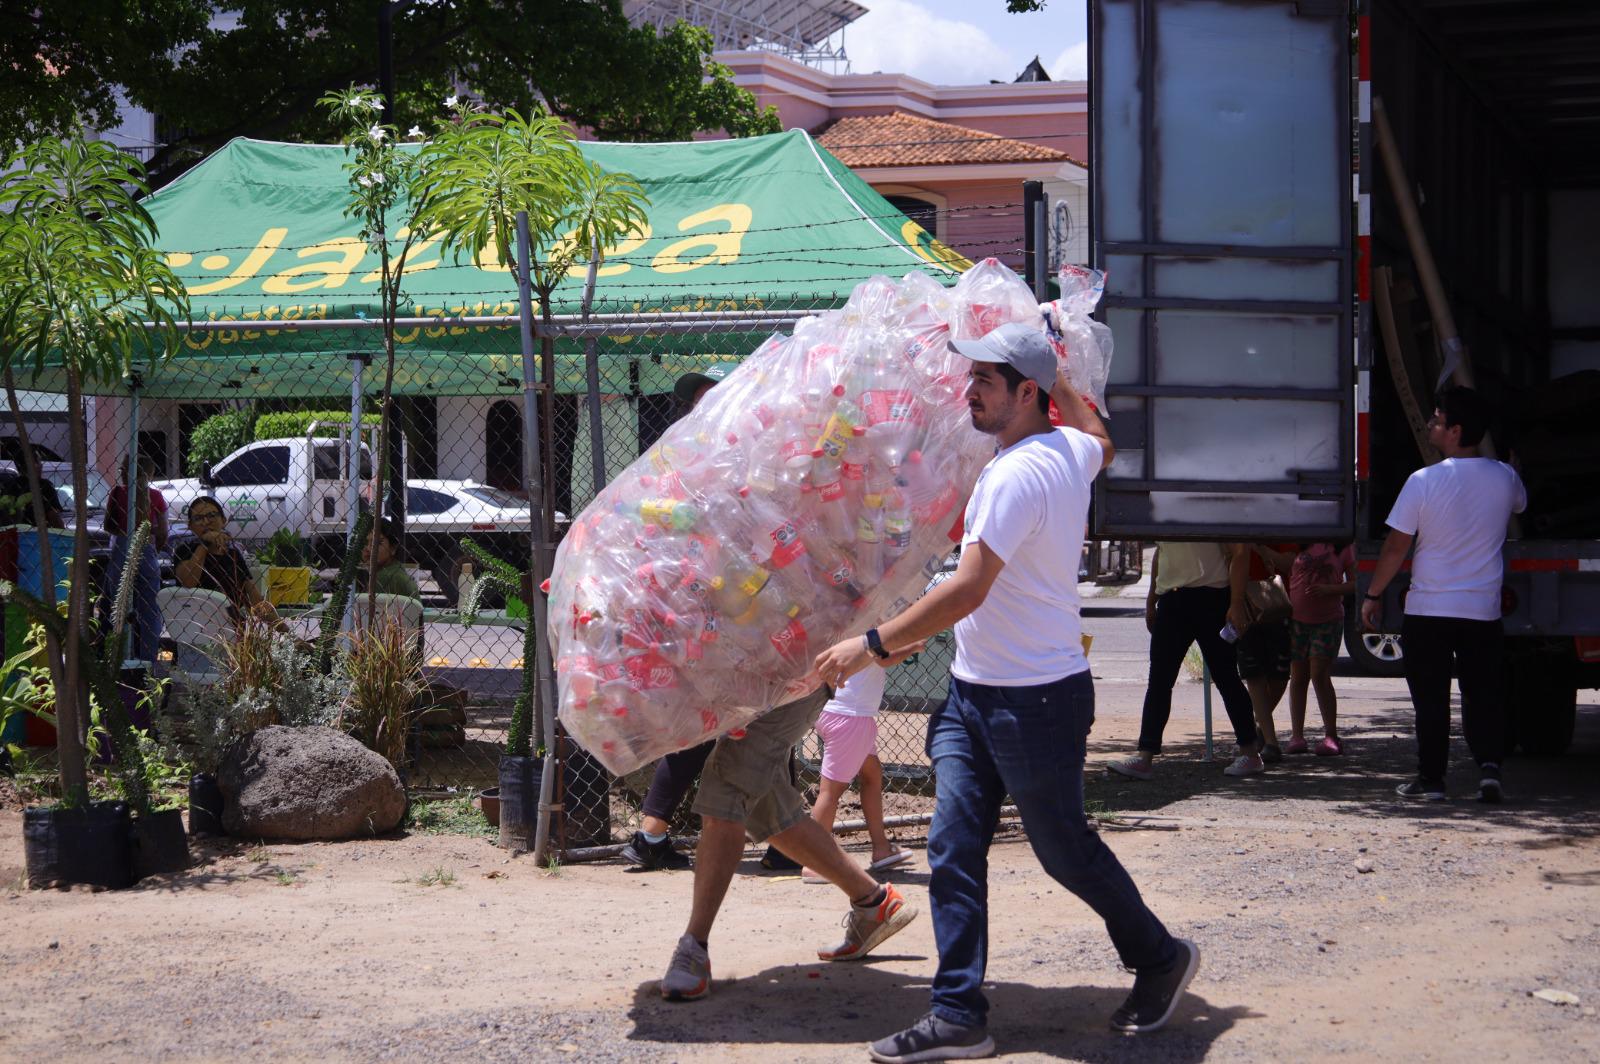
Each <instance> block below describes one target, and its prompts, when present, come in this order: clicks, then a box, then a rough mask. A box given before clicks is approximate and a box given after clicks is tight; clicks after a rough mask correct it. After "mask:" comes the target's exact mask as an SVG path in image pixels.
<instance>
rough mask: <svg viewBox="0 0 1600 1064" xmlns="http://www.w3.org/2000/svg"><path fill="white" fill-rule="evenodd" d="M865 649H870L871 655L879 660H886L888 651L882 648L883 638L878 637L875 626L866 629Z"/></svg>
mask: <svg viewBox="0 0 1600 1064" xmlns="http://www.w3.org/2000/svg"><path fill="white" fill-rule="evenodd" d="M867 649H868V650H870V651H872V656H873V657H875V658H877V659H878V660H880V661H883V660H887V659H888V657H889V652H888V651H887V650H885V649H884V648H883V640H882V639H880V638H879V637H878V630H877V629H876V628H868V629H867Z"/></svg>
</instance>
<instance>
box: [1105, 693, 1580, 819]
mask: <svg viewBox="0 0 1600 1064" xmlns="http://www.w3.org/2000/svg"><path fill="white" fill-rule="evenodd" d="M1382 702H1383V703H1384V705H1383V706H1382V708H1381V709H1380V711H1379V712H1378V713H1377V714H1374V715H1369V716H1365V717H1362V718H1359V719H1358V720H1357V721H1356V722H1355V723H1354V725H1353V726H1352V727H1351V728H1350V729H1349V730H1346V731H1345V732H1344V736H1345V738H1346V740H1347V749H1348V751H1349V752H1348V754H1347V755H1346V756H1344V757H1315V756H1311V755H1296V756H1292V757H1288V758H1286V759H1285V760H1284V761H1283V762H1282V763H1280V764H1276V765H1270V766H1268V768H1267V771H1266V772H1264V773H1261V774H1260V775H1256V776H1250V777H1246V778H1244V779H1231V778H1229V777H1227V776H1224V775H1223V774H1222V770H1223V768H1224V767H1225V766H1226V764H1227V761H1228V760H1231V759H1232V756H1233V750H1234V741H1233V734H1232V732H1231V730H1228V729H1227V719H1226V716H1225V715H1221V714H1220V707H1219V719H1218V723H1219V725H1220V727H1221V729H1222V730H1220V731H1219V732H1218V734H1217V736H1216V739H1215V742H1214V747H1215V756H1216V757H1217V758H1219V760H1216V761H1210V762H1208V761H1206V760H1204V753H1205V750H1204V745H1203V744H1202V743H1184V744H1169V745H1168V746H1167V748H1166V750H1165V751H1163V753H1162V756H1161V757H1159V758H1157V759H1156V763H1155V768H1156V778H1155V779H1154V780H1151V781H1148V782H1140V781H1135V780H1130V779H1127V778H1125V777H1122V776H1118V775H1115V774H1113V773H1111V772H1110V771H1108V770H1106V769H1105V768H1104V764H1105V762H1106V761H1107V760H1111V759H1115V758H1120V757H1126V756H1128V755H1129V754H1130V753H1131V752H1132V751H1131V750H1129V749H1128V747H1127V745H1126V744H1123V743H1115V744H1113V743H1096V742H1094V740H1093V736H1092V735H1091V737H1090V746H1089V756H1090V760H1091V762H1096V761H1098V762H1099V764H1093V763H1091V765H1090V767H1089V768H1088V769H1087V772H1086V778H1085V788H1084V790H1085V800H1086V801H1087V802H1088V803H1089V805H1090V808H1091V809H1094V808H1101V809H1104V810H1107V811H1109V812H1155V811H1158V810H1161V809H1164V808H1166V807H1168V806H1171V805H1174V804H1175V803H1178V802H1182V801H1184V800H1185V799H1188V798H1193V797H1198V796H1203V795H1207V794H1212V793H1215V794H1218V795H1226V796H1227V797H1228V798H1230V799H1234V800H1236V801H1239V802H1242V803H1249V802H1274V801H1280V800H1283V799H1293V800H1298V801H1310V802H1327V803H1330V804H1332V805H1340V806H1351V805H1359V806H1361V807H1362V808H1363V811H1364V812H1365V813H1366V814H1367V815H1369V816H1372V817H1377V818H1395V819H1404V820H1408V821H1414V822H1417V823H1419V824H1429V823H1431V824H1434V825H1444V824H1451V823H1463V824H1465V823H1477V822H1479V821H1481V820H1483V819H1485V818H1493V819H1494V820H1495V821H1496V822H1498V823H1502V824H1510V825H1512V826H1515V827H1518V828H1522V829H1525V830H1528V831H1530V832H1534V833H1535V834H1538V835H1548V836H1551V837H1553V838H1561V837H1596V836H1600V707H1596V706H1585V707H1582V708H1580V710H1579V714H1578V733H1577V737H1576V738H1575V739H1574V742H1573V745H1572V749H1571V750H1569V751H1568V752H1567V753H1565V754H1562V755H1560V756H1556V757H1529V756H1524V755H1520V754H1519V755H1516V756H1513V757H1511V758H1509V759H1508V760H1507V762H1506V765H1505V768H1504V776H1505V785H1506V803H1505V804H1504V805H1501V806H1485V805H1480V804H1479V803H1478V802H1477V801H1476V800H1475V799H1476V796H1477V791H1478V777H1477V771H1476V767H1475V766H1474V764H1473V763H1472V759H1471V756H1470V754H1469V752H1468V750H1467V747H1466V743H1465V742H1464V741H1463V740H1462V738H1461V736H1460V721H1459V717H1458V718H1457V719H1456V720H1455V721H1454V722H1453V725H1452V728H1453V733H1454V734H1453V735H1452V738H1451V744H1450V765H1451V771H1450V776H1449V779H1448V781H1447V786H1448V790H1449V793H1450V798H1449V800H1448V801H1444V802H1419V801H1415V800H1408V799H1404V798H1400V797H1398V796H1397V795H1396V794H1395V793H1394V789H1395V787H1396V786H1397V785H1398V784H1399V783H1401V782H1403V781H1405V780H1407V779H1409V778H1411V777H1412V776H1413V775H1415V772H1416V741H1415V739H1414V737H1413V736H1414V731H1413V723H1412V712H1411V703H1410V700H1409V699H1408V698H1406V697H1405V696H1404V695H1403V694H1400V695H1396V696H1394V697H1392V698H1387V699H1382ZM1280 737H1281V736H1280ZM1237 815H1248V810H1247V809H1243V808H1241V809H1239V810H1238V814H1237ZM1530 843H1532V844H1537V842H1536V840H1530Z"/></svg>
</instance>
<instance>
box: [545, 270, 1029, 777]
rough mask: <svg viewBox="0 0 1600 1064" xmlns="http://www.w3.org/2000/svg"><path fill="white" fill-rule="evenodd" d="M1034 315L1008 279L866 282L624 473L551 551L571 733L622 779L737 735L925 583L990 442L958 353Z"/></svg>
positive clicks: (752, 365) (971, 274)
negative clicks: (956, 341)
mask: <svg viewBox="0 0 1600 1064" xmlns="http://www.w3.org/2000/svg"><path fill="white" fill-rule="evenodd" d="M1014 321H1021V322H1027V323H1029V324H1033V325H1036V326H1038V327H1040V328H1043V326H1044V322H1043V319H1042V317H1041V315H1040V309H1039V306H1038V303H1037V302H1036V301H1035V300H1034V299H1033V298H1032V296H1031V293H1030V292H1029V290H1028V288H1027V286H1026V285H1024V284H1023V283H1022V281H1021V280H1020V279H1019V278H1018V277H1017V275H1016V274H1015V273H1013V272H1012V271H1011V270H1009V269H1007V268H1006V267H1005V266H1003V265H1002V264H1000V263H999V262H996V261H995V260H992V259H990V260H986V261H985V262H982V263H979V264H978V265H976V266H974V267H973V268H972V269H970V270H969V271H967V273H966V274H965V275H964V276H963V277H962V279H961V280H960V281H959V282H958V283H957V284H956V286H955V287H954V288H950V289H946V288H943V287H942V286H940V285H939V284H938V283H937V282H935V281H934V280H933V279H932V278H930V277H928V276H927V275H925V274H921V273H913V274H909V275H907V276H906V277H905V278H903V279H902V280H900V281H899V282H896V281H893V280H891V279H890V278H887V277H875V278H872V279H870V280H868V281H865V282H863V283H862V284H860V285H858V286H857V287H856V289H855V292H854V293H853V294H852V295H851V298H850V300H849V303H848V304H847V305H846V306H844V307H843V308H840V309H839V310H834V311H829V312H827V313H825V314H821V315H818V316H815V317H811V318H806V319H804V320H803V321H801V322H799V323H798V324H797V325H796V327H795V330H794V335H793V336H791V337H783V336H773V337H771V338H770V339H768V340H767V341H766V342H765V343H764V344H762V345H761V347H760V348H758V349H757V350H756V351H755V352H754V353H753V354H752V355H750V356H749V357H748V358H747V359H746V360H745V361H744V362H743V363H742V364H741V365H740V366H739V367H738V368H737V369H736V370H735V371H734V372H733V373H732V374H730V375H729V376H728V378H727V379H726V380H724V381H723V382H722V383H721V384H719V385H717V386H716V387H715V388H713V389H712V390H711V391H710V392H708V393H707V394H706V397H705V398H704V399H703V400H701V402H700V405H699V406H697V407H696V408H695V410H694V411H693V412H692V413H691V414H689V415H688V416H687V417H685V418H683V419H682V420H680V421H679V422H678V423H677V424H675V425H673V426H672V427H671V428H670V429H669V430H668V431H667V433H666V434H665V435H664V436H663V437H662V438H661V440H660V441H658V442H657V443H656V445H655V446H653V447H652V448H650V450H649V451H647V452H646V453H645V454H644V455H642V456H641V457H640V458H639V459H638V461H636V462H634V463H633V464H632V465H630V466H629V467H628V468H627V469H626V470H624V471H623V472H622V473H621V474H619V475H618V476H617V477H616V479H615V480H613V481H612V482H611V483H610V484H609V485H607V487H606V488H605V490H604V491H602V492H601V493H600V494H599V495H598V496H597V497H596V499H595V500H594V502H593V503H591V504H590V505H589V507H588V508H587V509H586V510H584V512H583V513H582V514H581V515H579V517H578V518H577V520H576V521H574V522H573V525H572V529H571V531H570V532H569V533H568V535H567V537H566V539H565V540H564V541H563V542H562V544H561V547H560V549H559V550H558V551H557V552H556V558H555V567H554V572H553V573H552V576H551V580H550V587H551V593H550V628H551V632H550V636H551V645H552V649H553V653H554V657H555V662H556V675H557V686H558V693H559V700H560V715H561V721H562V723H563V725H564V726H565V727H566V730H567V731H568V733H569V734H571V735H572V736H573V737H574V738H576V739H577V740H578V742H579V743H581V744H582V745H583V746H584V747H585V748H586V749H587V750H589V751H590V752H591V753H593V754H594V755H595V756H596V757H597V758H599V759H600V761H601V762H602V763H603V764H604V765H605V766H606V767H607V768H608V769H610V770H611V771H612V772H615V773H619V774H620V773H626V772H630V771H632V770H633V769H635V768H638V767H639V766H641V765H644V764H646V763H648V762H650V761H652V760H654V759H655V758H657V757H660V756H661V755H663V754H666V753H670V752H672V751H674V750H681V749H683V748H685V747H688V746H692V745H694V744H696V743H700V742H703V741H705V740H706V739H709V738H713V737H716V736H719V735H723V734H726V733H729V732H736V731H737V730H738V729H739V728H741V727H743V726H744V725H746V724H748V723H749V722H750V721H752V720H754V719H755V718H756V717H758V716H760V715H761V714H762V713H764V712H765V711H766V710H768V709H770V708H772V707H773V706H776V705H780V704H782V703H783V702H786V701H789V700H791V699H793V698H796V697H799V696H800V695H802V694H804V693H806V692H807V691H809V690H812V689H814V687H815V685H816V683H817V679H816V677H815V675H814V674H813V673H812V668H811V663H812V660H813V659H814V658H815V656H816V655H817V653H819V652H820V651H821V650H823V649H824V648H826V647H827V646H829V645H831V644H832V643H833V642H835V641H836V640H838V639H841V638H843V637H844V636H846V635H848V634H852V633H859V632H861V631H864V630H865V629H866V628H868V627H871V626H872V625H874V624H876V623H878V622H879V621H880V620H882V619H884V618H885V617H887V616H890V615H892V614H893V613H895V612H898V611H899V610H900V609H902V608H904V606H905V604H906V601H907V600H908V599H910V598H914V597H915V596H916V595H918V594H920V593H921V591H922V589H923V587H924V586H925V585H927V583H928V581H929V578H930V577H931V576H932V575H933V574H934V573H936V572H937V571H938V569H939V565H940V563H941V562H942V561H943V560H944V559H945V558H946V557H947V556H948V554H949V553H950V551H951V549H952V548H953V547H954V546H955V545H956V543H957V542H958V541H959V539H960V528H959V526H958V524H957V522H958V520H959V517H960V514H961V512H962V507H963V505H964V504H965V502H966V500H967V497H968V496H969V495H970V494H971V491H972V486H973V484H974V482H975V481H976V479H977V476H978V473H979V471H980V470H981V469H982V468H983V465H984V463H985V462H987V461H988V460H989V458H990V457H992V456H993V454H994V448H995V444H994V439H993V437H990V436H985V435H983V434H981V433H979V432H977V431H976V430H975V429H973V427H972V423H971V418H970V415H969V413H968V410H967V405H966V400H965V387H966V378H967V373H968V370H969V368H970V365H971V364H970V363H969V362H968V361H967V360H966V359H965V358H963V357H962V356H960V355H958V354H956V353H955V352H954V350H952V349H951V347H950V346H949V340H950V339H951V338H952V337H958V338H965V337H977V336H981V335H983V334H984V333H986V332H988V331H989V330H990V329H993V328H995V327H996V326H999V325H1001V324H1005V323H1007V322H1014Z"/></svg>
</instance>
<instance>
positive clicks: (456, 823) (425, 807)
mask: <svg viewBox="0 0 1600 1064" xmlns="http://www.w3.org/2000/svg"><path fill="white" fill-rule="evenodd" d="M405 826H406V830H407V831H414V832H416V833H418V834H419V835H468V836H471V837H473V838H478V839H491V838H494V836H495V834H496V831H495V829H494V828H492V827H490V826H489V822H488V821H487V820H485V819H484V818H483V813H482V812H481V811H480V810H479V809H478V808H477V807H476V806H474V805H473V804H472V798H471V797H470V796H463V797H461V798H439V799H433V800H429V799H418V800H417V801H414V802H412V803H411V810H410V811H409V812H408V813H407V814H406V825H405Z"/></svg>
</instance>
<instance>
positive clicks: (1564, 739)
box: [1506, 639, 1578, 757]
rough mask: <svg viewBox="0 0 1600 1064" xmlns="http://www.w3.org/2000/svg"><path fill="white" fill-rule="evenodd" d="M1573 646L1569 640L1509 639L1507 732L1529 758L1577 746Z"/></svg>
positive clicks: (1576, 702) (1575, 674) (1556, 752)
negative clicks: (1575, 735)
mask: <svg viewBox="0 0 1600 1064" xmlns="http://www.w3.org/2000/svg"><path fill="white" fill-rule="evenodd" d="M1517 644H1527V645H1520V646H1519V645H1517ZM1571 645H1572V643H1571V641H1570V640H1555V641H1549V642H1540V641H1537V640H1521V639H1517V640H1507V649H1506V730H1507V733H1508V738H1509V737H1514V738H1515V740H1516V744H1517V745H1518V746H1520V747H1522V750H1523V752H1524V753H1526V754H1532V755H1534V756H1538V757H1550V756H1554V755H1556V754H1562V753H1565V752H1566V751H1567V748H1568V747H1569V746H1571V745H1572V734H1573V731H1574V730H1575V729H1576V727H1577V723H1578V683H1577V673H1576V670H1575V669H1574V668H1573V664H1574V663H1573V660H1572V652H1571V649H1570V648H1571ZM1507 746H1508V747H1509V746H1510V744H1509V743H1508V744H1507Z"/></svg>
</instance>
